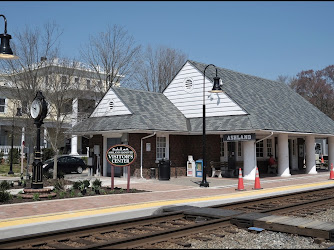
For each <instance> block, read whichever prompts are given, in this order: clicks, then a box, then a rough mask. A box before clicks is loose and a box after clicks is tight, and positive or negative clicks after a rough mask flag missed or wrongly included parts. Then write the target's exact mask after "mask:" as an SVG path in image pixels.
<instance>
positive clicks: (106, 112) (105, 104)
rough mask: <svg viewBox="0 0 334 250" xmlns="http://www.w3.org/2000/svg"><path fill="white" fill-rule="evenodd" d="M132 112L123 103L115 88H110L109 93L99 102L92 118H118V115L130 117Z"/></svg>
mask: <svg viewBox="0 0 334 250" xmlns="http://www.w3.org/2000/svg"><path fill="white" fill-rule="evenodd" d="M129 114H132V112H131V111H130V110H129V109H128V107H127V106H126V105H125V104H124V103H123V101H122V100H121V99H120V98H119V97H118V96H117V95H116V94H115V91H114V90H113V88H109V90H108V92H107V93H106V94H105V95H104V97H103V98H102V100H101V101H100V102H99V104H98V105H97V107H96V108H95V110H94V111H93V113H92V114H91V117H104V116H117V115H129Z"/></svg>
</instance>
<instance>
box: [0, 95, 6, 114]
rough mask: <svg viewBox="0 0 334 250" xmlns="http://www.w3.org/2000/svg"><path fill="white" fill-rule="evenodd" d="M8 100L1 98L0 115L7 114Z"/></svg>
mask: <svg viewBox="0 0 334 250" xmlns="http://www.w3.org/2000/svg"><path fill="white" fill-rule="evenodd" d="M5 106H6V99H5V98H0V113H5Z"/></svg>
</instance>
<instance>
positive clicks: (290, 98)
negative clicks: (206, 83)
mask: <svg viewBox="0 0 334 250" xmlns="http://www.w3.org/2000/svg"><path fill="white" fill-rule="evenodd" d="M189 62H190V63H191V64H192V65H194V66H195V67H196V68H197V69H198V70H199V71H201V72H203V71H204V69H205V67H206V65H205V64H202V63H198V62H195V61H189ZM217 71H218V76H219V77H220V78H221V79H222V82H223V85H222V88H223V90H224V91H226V93H227V95H228V96H230V97H231V98H232V99H233V100H234V101H235V102H237V103H238V104H239V105H240V106H241V107H242V108H243V109H244V110H246V111H247V112H248V113H249V119H250V122H251V124H252V127H253V129H262V130H276V131H289V132H303V133H325V134H334V121H333V120H332V119H330V118H329V117H328V116H326V115H325V114H324V113H322V112H321V111H320V110H319V109H317V108H316V107H315V106H313V105H312V104H311V103H309V102H308V101H307V100H305V99H304V98H303V97H302V96H300V95H299V94H298V93H296V92H295V91H293V90H292V89H291V88H290V87H289V86H288V85H286V84H284V83H281V82H277V81H272V80H267V79H264V78H260V77H256V76H251V75H247V74H243V73H239V72H235V71H232V70H227V69H223V68H219V67H217ZM205 73H206V75H207V76H208V78H210V79H213V77H214V76H215V74H216V72H215V69H214V67H209V68H208V69H207V70H206V72H205Z"/></svg>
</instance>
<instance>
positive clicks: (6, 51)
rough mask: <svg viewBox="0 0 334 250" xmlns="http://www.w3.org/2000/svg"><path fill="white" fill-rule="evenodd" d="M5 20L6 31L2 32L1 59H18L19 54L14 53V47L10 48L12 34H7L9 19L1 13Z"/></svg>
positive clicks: (0, 35) (0, 36)
mask: <svg viewBox="0 0 334 250" xmlns="http://www.w3.org/2000/svg"><path fill="white" fill-rule="evenodd" d="M0 16H2V17H3V19H4V20H5V31H4V33H3V34H0V38H1V45H0V58H1V59H17V58H18V56H15V55H14V54H13V51H12V49H11V48H10V44H9V40H10V39H11V38H12V36H11V35H9V34H7V19H6V17H5V16H4V15H0Z"/></svg>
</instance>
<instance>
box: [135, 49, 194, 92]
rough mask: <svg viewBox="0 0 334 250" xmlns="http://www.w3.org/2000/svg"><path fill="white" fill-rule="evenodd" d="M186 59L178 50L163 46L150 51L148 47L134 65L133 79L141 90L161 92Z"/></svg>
mask: <svg viewBox="0 0 334 250" xmlns="http://www.w3.org/2000/svg"><path fill="white" fill-rule="evenodd" d="M186 59H187V55H186V54H184V53H183V52H181V51H179V50H176V49H172V48H168V47H164V46H160V47H158V48H157V49H152V47H151V46H150V45H148V46H147V48H146V50H145V52H144V53H143V55H142V57H141V60H140V61H138V64H137V65H136V75H135V77H134V78H135V80H136V81H137V83H138V84H139V85H140V88H141V89H145V90H147V91H153V92H162V91H163V90H164V89H165V87H166V86H167V85H168V84H169V83H170V82H171V81H172V80H173V78H174V77H175V75H176V74H177V72H178V71H179V70H180V68H181V67H182V65H183V64H184V63H185V62H186Z"/></svg>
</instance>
